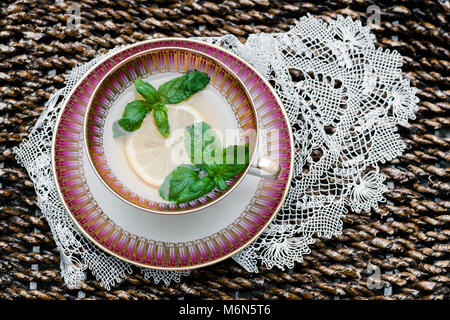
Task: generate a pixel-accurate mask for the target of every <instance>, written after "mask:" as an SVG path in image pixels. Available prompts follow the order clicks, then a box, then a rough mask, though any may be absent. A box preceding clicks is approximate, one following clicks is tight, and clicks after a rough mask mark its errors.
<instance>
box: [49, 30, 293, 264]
mask: <svg viewBox="0 0 450 320" xmlns="http://www.w3.org/2000/svg"><path fill="white" fill-rule="evenodd" d="M172 46H176V47H183V48H189V49H192V50H197V51H200V52H203V53H205V54H207V55H211V56H213V57H215V58H216V59H218V60H220V61H222V62H223V63H224V64H225V65H227V66H228V67H229V68H230V69H231V70H232V71H233V72H234V73H235V74H237V76H238V77H239V78H240V79H241V80H242V81H243V82H244V84H245V86H246V88H247V90H248V91H249V93H250V94H251V95H252V98H253V101H254V103H255V107H256V109H257V112H258V117H259V121H260V126H261V128H276V129H279V131H280V135H279V143H278V146H279V148H280V150H281V151H280V154H279V158H278V159H277V160H278V161H279V162H280V165H281V166H282V169H283V171H282V173H281V175H280V176H279V178H278V179H276V180H267V179H264V180H261V181H260V183H259V184H258V190H257V191H256V193H255V195H254V197H253V199H252V200H251V201H250V203H249V204H248V205H247V207H246V209H245V210H244V212H242V213H241V215H240V216H239V217H238V218H237V219H236V220H234V221H233V222H232V223H231V224H230V225H228V226H227V227H226V228H223V229H222V230H220V231H218V232H215V233H213V234H210V235H208V236H206V237H204V238H201V239H196V240H194V241H186V242H161V241H155V240H152V239H147V238H143V237H138V236H136V235H133V234H130V233H129V232H127V231H126V230H124V229H122V228H121V227H120V226H118V225H117V224H116V223H115V222H114V221H112V220H111V219H110V218H109V217H108V216H107V214H106V213H104V212H103V211H102V209H101V208H100V207H99V206H98V204H97V202H96V200H95V198H94V197H93V195H92V194H91V193H90V190H89V186H88V185H87V183H86V178H85V177H84V171H83V165H82V163H83V162H82V155H83V154H82V152H83V146H82V136H83V121H84V115H85V111H86V110H85V107H84V106H83V104H86V103H87V101H86V96H87V95H89V94H88V93H89V92H91V93H92V91H93V89H94V88H95V85H94V83H96V82H98V80H97V78H98V77H100V78H101V77H102V76H101V74H102V73H103V74H105V68H104V64H113V65H114V64H117V63H120V61H122V60H123V59H125V58H127V57H129V56H131V55H134V54H138V53H139V52H141V51H143V50H148V49H151V48H157V47H172ZM80 102H83V104H82V103H80ZM268 157H269V158H270V155H268ZM293 159H294V144H293V137H292V132H291V129H290V125H289V122H288V118H287V115H286V112H285V110H284V108H283V106H282V103H281V101H280V98H279V97H278V96H277V95H276V93H275V91H274V89H273V88H272V87H271V86H270V84H269V83H268V81H267V80H266V79H264V78H263V76H262V75H261V74H260V73H259V72H258V71H256V70H255V69H254V68H253V67H251V66H250V65H249V64H248V63H246V62H245V61H243V60H242V59H241V58H239V57H237V56H236V55H234V54H232V53H229V52H228V51H226V50H225V49H223V48H220V47H218V46H214V45H210V44H207V43H204V42H201V41H197V40H189V39H177V38H166V39H155V40H149V41H145V42H140V43H136V44H134V45H132V46H130V47H127V48H125V49H123V50H121V51H120V52H115V53H112V54H110V55H108V56H107V57H105V59H103V60H102V61H101V62H99V63H98V64H97V65H96V66H94V67H93V68H92V69H91V70H89V71H88V72H87V74H86V76H85V77H84V78H83V79H81V80H80V81H79V82H78V84H77V85H76V86H75V87H74V89H73V90H72V92H71V93H70V94H69V95H68V96H67V97H66V99H65V101H64V107H63V109H62V111H61V113H60V115H59V117H58V119H57V123H56V129H55V132H54V136H53V143H52V168H53V173H54V178H55V182H56V187H57V190H58V193H59V195H60V196H61V199H62V200H63V204H64V206H65V208H66V209H67V211H68V213H69V215H70V217H71V218H72V220H73V221H74V223H75V224H76V225H77V226H78V227H79V229H80V231H81V232H82V233H83V234H84V235H85V236H86V237H87V238H89V239H90V240H91V241H92V242H93V243H94V244H95V245H97V246H98V247H99V248H101V249H102V250H104V251H106V252H108V253H110V254H111V255H113V256H115V257H117V258H119V259H122V260H124V261H126V262H129V263H132V264H134V265H137V266H141V267H145V268H152V269H158V270H188V269H195V268H200V267H204V266H208V265H211V264H214V263H217V262H219V261H222V260H224V259H227V258H229V257H230V256H232V255H234V254H236V253H237V252H239V251H240V250H242V249H244V248H245V247H246V246H248V245H249V244H250V243H251V242H252V241H253V240H255V239H256V238H257V237H258V236H259V235H260V234H261V233H262V232H263V231H264V230H265V229H266V228H267V227H268V226H269V224H270V223H271V222H272V220H273V218H274V217H275V215H276V213H277V212H278V210H279V209H280V207H281V205H282V202H283V200H284V199H285V197H286V195H287V192H288V189H289V185H290V182H291V179H292V172H293ZM174 218H176V217H174Z"/></svg>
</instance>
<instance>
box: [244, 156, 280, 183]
mask: <svg viewBox="0 0 450 320" xmlns="http://www.w3.org/2000/svg"><path fill="white" fill-rule="evenodd" d="M248 173H249V174H251V175H253V176H257V177H261V178H265V179H277V178H278V177H279V176H280V173H281V166H280V164H279V163H278V162H276V161H273V160H270V159H267V158H263V157H261V158H259V159H258V160H257V161H256V163H252V165H251V166H250V170H248Z"/></svg>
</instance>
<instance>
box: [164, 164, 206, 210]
mask: <svg viewBox="0 0 450 320" xmlns="http://www.w3.org/2000/svg"><path fill="white" fill-rule="evenodd" d="M212 189H214V181H213V179H212V178H211V177H210V176H207V175H206V176H205V175H204V172H202V171H201V170H200V169H199V168H197V167H195V166H192V165H186V164H182V165H179V166H178V167H177V168H175V169H174V170H173V171H172V172H171V173H170V174H169V175H168V176H167V177H166V179H165V180H164V182H163V184H162V185H161V187H160V188H159V194H160V195H161V197H163V198H164V199H166V200H169V201H172V202H175V203H184V202H189V201H192V200H195V199H198V198H200V197H202V196H204V195H205V194H208V193H209V192H211V190H212Z"/></svg>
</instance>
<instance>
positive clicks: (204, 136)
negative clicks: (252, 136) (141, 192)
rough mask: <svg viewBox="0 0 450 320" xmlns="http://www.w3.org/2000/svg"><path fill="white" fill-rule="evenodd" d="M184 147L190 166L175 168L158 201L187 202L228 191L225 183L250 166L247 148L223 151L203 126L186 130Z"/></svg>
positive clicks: (231, 148) (200, 124)
mask: <svg viewBox="0 0 450 320" xmlns="http://www.w3.org/2000/svg"><path fill="white" fill-rule="evenodd" d="M184 144H185V148H186V151H187V153H188V155H189V157H190V159H191V162H192V164H182V165H179V166H178V167H177V168H175V169H174V170H173V171H172V172H171V173H170V174H169V175H168V176H167V177H166V178H165V179H164V182H163V184H162V185H161V187H160V188H159V194H160V195H161V197H163V198H164V199H166V200H168V201H172V202H175V203H184V202H189V201H192V200H195V199H198V198H200V197H202V196H204V195H205V194H208V193H209V192H211V190H213V189H214V187H217V188H218V189H220V190H226V189H227V188H228V184H227V180H229V179H231V178H233V177H235V176H237V175H238V174H240V173H241V172H242V171H243V170H244V169H245V168H246V167H247V166H248V163H249V147H248V144H244V145H232V146H228V147H226V148H223V147H222V143H221V141H220V139H219V138H218V136H217V134H216V133H215V131H214V130H213V129H212V128H211V126H209V125H208V124H207V123H206V122H197V123H195V124H193V125H191V126H188V127H186V129H185V135H184Z"/></svg>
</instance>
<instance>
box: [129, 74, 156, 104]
mask: <svg viewBox="0 0 450 320" xmlns="http://www.w3.org/2000/svg"><path fill="white" fill-rule="evenodd" d="M134 86H135V88H136V91H137V92H139V94H140V95H141V96H143V97H144V99H145V100H147V102H148V103H150V104H152V105H153V104H155V103H157V102H160V100H161V98H160V96H159V93H158V91H157V90H156V89H155V88H154V87H153V86H152V85H151V84H150V83H148V82H145V81H143V80H141V79H136V81H135V82H134Z"/></svg>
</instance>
